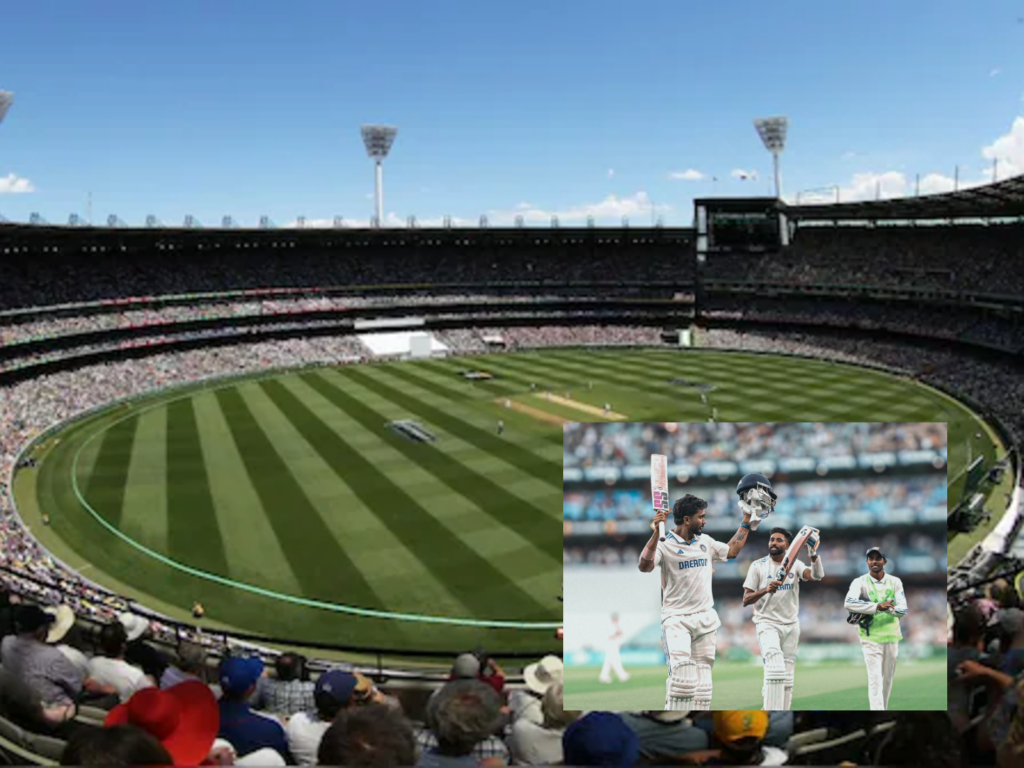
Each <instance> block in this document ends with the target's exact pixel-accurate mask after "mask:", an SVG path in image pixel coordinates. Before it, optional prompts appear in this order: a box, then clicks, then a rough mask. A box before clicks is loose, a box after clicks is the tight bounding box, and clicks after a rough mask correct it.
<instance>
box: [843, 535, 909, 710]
mask: <svg viewBox="0 0 1024 768" xmlns="http://www.w3.org/2000/svg"><path fill="white" fill-rule="evenodd" d="M866 557H867V563H868V572H867V573H866V574H864V575H863V576H858V577H857V578H856V579H854V580H853V583H852V584H850V590H849V591H848V592H847V593H846V610H848V611H850V612H851V613H850V618H849V619H847V621H848V622H850V623H853V620H854V619H859V621H858V625H859V627H860V646H861V650H863V651H864V661H865V662H867V666H868V701H869V702H870V703H871V709H872V710H883V711H884V710H886V709H888V707H889V692H890V691H892V679H893V677H895V676H896V657H897V655H898V653H899V649H900V640H902V639H903V633H902V632H900V619H902V618H903V617H904V616H906V615H907V598H906V597H905V596H904V594H903V582H902V581H900V580H899V578H897V577H896V576H893V575H892V574H887V573H886V572H885V564H886V563H887V562H888V561H887V560H886V559H885V555H883V554H882V551H881V550H880V549H879V548H878V547H872V548H871V549H869V550H868V551H867V555H866ZM853 614H861V616H859V617H855V616H854V615H853Z"/></svg>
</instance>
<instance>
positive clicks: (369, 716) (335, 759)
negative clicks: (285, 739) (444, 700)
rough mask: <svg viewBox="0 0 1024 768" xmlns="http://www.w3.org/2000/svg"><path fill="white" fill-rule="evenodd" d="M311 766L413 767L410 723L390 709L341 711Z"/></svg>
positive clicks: (369, 706) (412, 737)
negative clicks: (314, 763)
mask: <svg viewBox="0 0 1024 768" xmlns="http://www.w3.org/2000/svg"><path fill="white" fill-rule="evenodd" d="M314 762H317V763H319V764H320V765H349V766H373V767H374V768H378V767H379V768H392V767H393V766H409V765H415V764H416V739H415V737H414V736H413V732H412V726H411V725H410V724H409V721H408V720H406V719H405V717H404V716H403V715H402V714H401V712H398V711H397V710H394V709H392V708H391V707H387V706H381V705H379V704H370V705H368V706H365V707H354V708H351V709H343V710H341V711H340V712H339V713H338V716H337V718H336V719H335V721H334V722H333V723H332V724H331V726H330V727H329V728H328V729H327V731H326V732H325V733H324V735H323V739H322V740H321V741H320V749H319V752H318V754H317V756H316V759H315V761H314Z"/></svg>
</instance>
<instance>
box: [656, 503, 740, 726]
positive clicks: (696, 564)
mask: <svg viewBox="0 0 1024 768" xmlns="http://www.w3.org/2000/svg"><path fill="white" fill-rule="evenodd" d="M707 506H708V503H707V502H706V501H704V499H699V498H697V497H696V496H693V495H692V494H689V493H688V494H686V495H685V496H683V498H681V499H679V500H678V501H676V503H675V506H674V507H673V509H672V512H673V515H674V516H675V524H676V527H675V529H674V530H666V531H665V541H659V540H658V539H659V533H658V523H662V522H665V520H666V518H667V517H668V510H664V509H662V510H659V511H658V512H657V514H655V516H654V526H653V527H654V534H653V535H652V536H651V539H650V541H648V542H647V546H646V547H645V548H644V551H643V552H642V553H641V554H640V570H641V571H643V572H644V573H650V572H651V571H653V570H654V567H655V566H656V565H658V566H661V642H662V646H663V648H664V650H665V655H666V656H667V657H668V672H669V674H668V680H667V681H666V686H665V687H666V698H665V709H670V710H683V711H686V710H695V709H703V710H710V709H711V668H712V666H713V665H714V663H715V636H716V634H717V632H718V628H719V627H720V626H721V624H722V622H721V620H719V618H718V613H717V612H716V611H715V609H714V607H713V606H714V600H712V597H711V573H712V568H711V564H712V563H713V562H714V561H715V560H729V559H731V558H734V557H736V555H737V554H739V551H740V550H741V549H743V545H744V544H746V542H747V534H748V532H749V531H750V530H752V528H756V527H757V523H759V522H760V520H758V521H757V523H755V524H754V525H753V526H752V525H751V513H750V512H749V511H744V514H743V522H742V523H741V524H740V527H739V530H737V531H736V533H735V535H734V536H733V537H732V539H731V540H730V541H729V543H728V544H723V543H721V542H720V541H715V540H714V539H712V538H711V537H710V536H707V535H705V534H702V533H701V530H702V529H703V528H704V523H705V510H706V509H707Z"/></svg>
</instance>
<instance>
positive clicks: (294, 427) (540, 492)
mask: <svg viewBox="0 0 1024 768" xmlns="http://www.w3.org/2000/svg"><path fill="white" fill-rule="evenodd" d="M466 369H480V370H486V371H489V372H490V373H492V374H494V376H495V377H496V378H495V379H494V380H492V381H488V382H469V381H467V380H466V379H464V378H463V377H462V376H461V375H460V372H461V371H463V370H466ZM680 377H681V378H686V379H688V380H692V381H701V382H706V383H709V384H711V385H713V387H714V389H713V390H712V391H711V392H710V395H709V405H708V406H705V405H704V404H702V403H701V400H700V396H699V393H698V392H697V391H696V390H693V389H690V388H685V387H680V386H677V385H673V384H671V383H670V381H671V380H672V379H674V378H680ZM749 382H756V386H752V385H751V384H750V383H749ZM531 385H536V391H534V390H533V389H532V388H531ZM547 390H550V391H551V392H552V393H553V394H555V395H557V396H558V397H559V398H562V399H561V400H559V401H557V402H555V401H547V400H546V399H544V398H543V397H540V396H538V394H539V393H542V392H544V391H547ZM505 399H509V400H515V402H516V403H520V404H523V405H525V406H529V408H530V409H532V411H534V412H535V411H540V412H543V413H546V414H550V415H552V416H554V417H556V418H555V419H554V420H551V419H540V418H537V417H536V414H535V413H533V412H529V411H527V412H520V411H517V410H516V409H514V408H507V407H505V403H504V401H505ZM577 403H583V404H586V405H587V406H591V407H597V408H602V407H603V405H604V404H605V403H609V404H610V405H611V406H612V410H613V411H614V412H617V413H619V414H623V415H625V416H627V417H628V418H629V419H631V420H636V421H644V420H651V421H658V420H669V419H671V420H676V421H694V420H696V421H704V420H706V419H707V418H708V416H709V414H710V410H709V409H710V407H711V406H714V407H717V409H718V417H719V419H720V420H722V421H794V420H807V421H812V420H813V421H818V420H821V421H946V422H948V423H949V433H950V476H955V474H956V472H957V471H958V465H957V464H956V462H960V463H962V462H963V461H964V460H965V457H964V456H958V454H957V451H956V449H955V446H956V445H959V444H960V443H961V442H962V441H965V440H966V439H968V437H969V436H971V435H973V434H974V432H976V431H978V429H979V426H978V421H977V420H976V418H975V417H974V416H973V415H972V414H971V413H970V412H969V411H968V410H967V409H966V408H965V407H963V406H962V405H960V404H959V403H957V402H955V401H954V400H952V399H950V398H948V397H946V396H945V395H943V394H941V393H938V392H936V391H934V390H931V389H929V388H926V387H923V386H920V385H918V384H916V383H915V382H912V381H909V380H905V379H901V378H896V377H892V376H888V375H886V374H882V373H878V372H875V371H869V370H864V369H859V368H856V367H852V366H844V365H839V364H830V363H824V362H820V361H814V360H804V359H798V358H787V357H779V356H765V355H749V354H741V353H727V352H709V351H700V352H698V351H690V352H687V351H680V350H670V349H650V350H592V351H579V350H555V351H544V352H528V353H518V354H510V355H496V356H488V357H470V358H448V359H444V360H430V361H422V362H406V363H393V364H386V365H368V366H345V367H339V368H323V369H315V370H307V371H304V372H283V373H280V374H279V375H273V376H267V375H264V376H262V377H256V378H253V379H249V380H242V381H236V382H232V383H230V384H226V385H218V386H217V387H208V386H195V387H192V388H190V389H181V390H175V391H172V392H167V393H162V394H160V395H157V396H154V397H152V398H149V399H147V400H139V401H135V402H134V403H132V404H131V405H119V406H115V407H113V408H111V409H108V410H106V411H104V412H102V413H100V414H97V415H94V416H92V417H90V418H88V419H86V420H83V421H81V422H77V423H75V424H72V425H70V426H69V427H68V428H66V429H65V430H64V431H62V432H61V433H60V434H59V435H57V436H56V439H50V440H49V441H48V442H47V443H46V444H44V445H42V446H39V447H38V449H37V450H36V452H35V455H36V457H37V458H38V459H40V464H41V466H40V468H39V469H38V470H37V469H26V470H20V471H19V472H18V474H17V476H16V480H15V493H16V498H17V500H18V504H19V509H20V510H21V512H22V514H23V516H24V518H25V519H26V522H27V523H28V524H29V525H30V526H31V527H32V528H33V530H34V532H35V533H36V535H37V536H38V537H39V538H40V539H41V541H42V542H43V543H44V544H45V545H46V546H47V547H49V548H51V550H52V551H53V552H54V553H55V554H56V555H57V556H58V557H60V558H62V559H64V560H65V561H66V562H68V563H69V564H70V565H72V566H73V567H76V568H81V569H83V571H84V574H85V575H86V576H88V577H90V578H92V579H94V580H96V581H98V582H100V583H103V584H106V585H108V586H110V587H111V588H113V589H116V590H118V591H120V592H122V593H123V594H127V595H129V596H132V597H135V598H137V599H139V600H140V601H141V602H144V603H147V604H149V605H152V606H153V607H154V608H156V609H157V610H161V611H163V612H166V613H167V614H168V615H171V616H174V617H180V618H183V619H187V618H188V613H187V610H186V609H187V607H188V606H190V605H191V604H192V602H193V601H194V600H200V601H201V602H203V604H204V605H205V607H206V609H207V616H208V620H209V621H210V622H211V625H218V626H223V627H227V628H235V629H243V630H249V631H256V632H261V633H264V634H274V635H281V634H285V635H288V636H292V637H298V638H302V639H305V640H309V641H322V642H339V643H349V644H358V645H372V646H380V647H389V648H410V647H414V648H427V649H430V648H458V647H473V646H475V645H477V644H484V645H487V646H488V647H489V648H491V649H492V650H498V651H500V650H514V649H522V648H525V647H529V648H531V649H540V648H558V647H559V645H558V643H557V642H556V641H555V640H554V638H553V633H552V632H551V631H550V629H549V628H547V627H544V628H537V629H529V630H524V629H501V628H493V627H489V628H488V627H460V626H454V625H450V624H437V623H424V622H422V621H414V620H408V619H398V618H395V617H394V616H392V617H373V616H365V615H364V616H353V615H351V614H349V613H345V612H344V610H346V609H348V608H355V609H359V610H363V611H380V612H385V613H388V614H415V615H422V616H430V617H441V618H451V619H470V620H475V621H484V622H500V621H504V622H521V623H528V624H550V623H551V622H557V621H559V619H560V616H561V604H560V603H558V602H557V599H556V598H557V596H558V595H559V594H560V591H561V567H560V564H559V563H558V560H557V556H558V553H559V550H560V548H561V525H560V520H561V511H560V506H561V502H560V499H561V486H562V481H561V472H560V468H561V459H560V453H561V449H560V447H561V442H562V437H561V430H560V429H559V424H558V419H565V420H581V421H596V420H601V417H600V416H597V415H594V414H593V413H592V408H591V409H590V410H586V411H585V410H581V409H579V408H577V407H576V405H575V404H577ZM403 418H408V419H415V420H417V421H419V422H420V423H421V424H422V425H423V426H424V427H426V428H427V429H428V430H430V431H432V432H434V433H435V434H436V435H437V436H438V438H439V439H438V441H437V442H436V443H432V444H418V443H413V442H409V441H408V440H406V439H405V438H403V437H401V436H399V435H397V434H395V433H393V432H392V431H390V430H388V429H386V428H385V426H384V425H385V423H386V422H388V421H390V420H393V419H403ZM498 419H503V420H504V422H505V431H504V434H503V435H501V436H499V435H497V433H496V429H495V426H496V422H497V420H498ZM986 434H987V433H986ZM965 444H966V443H965ZM990 450H992V451H993V452H994V451H995V448H994V447H992V446H990ZM76 486H77V487H76ZM41 509H45V510H46V511H47V512H48V513H49V515H50V518H51V521H52V523H51V525H50V526H48V527H43V526H41V525H40V524H39V516H40V510H41ZM90 509H91V510H93V511H92V512H91V511H90ZM125 539H130V540H131V541H132V542H133V543H129V542H128V541H126V540H125ZM142 548H145V549H142ZM172 562H173V564H172ZM229 582H231V583H229ZM240 584H242V585H247V587H248V588H249V591H247V590H246V589H243V588H241V587H240V586H238V585H240ZM252 590H261V591H258V592H254V591H252ZM303 601H307V602H303ZM308 601H314V602H313V603H310V602H308Z"/></svg>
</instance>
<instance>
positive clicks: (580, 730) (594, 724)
mask: <svg viewBox="0 0 1024 768" xmlns="http://www.w3.org/2000/svg"><path fill="white" fill-rule="evenodd" d="M562 749H563V751H564V753H565V764H566V765H603V766H621V767H622V768H627V766H632V765H633V764H634V763H635V762H636V761H637V759H638V758H639V757H640V739H638V738H637V735H636V734H635V733H634V732H633V729H632V728H630V727H629V726H628V725H626V723H625V722H623V720H622V718H621V717H619V716H618V715H616V714H615V713H614V712H591V713H590V714H588V715H586V716H584V717H582V718H580V719H579V720H577V721H576V722H575V723H573V724H572V725H570V726H569V727H568V728H566V729H565V733H564V734H562Z"/></svg>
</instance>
